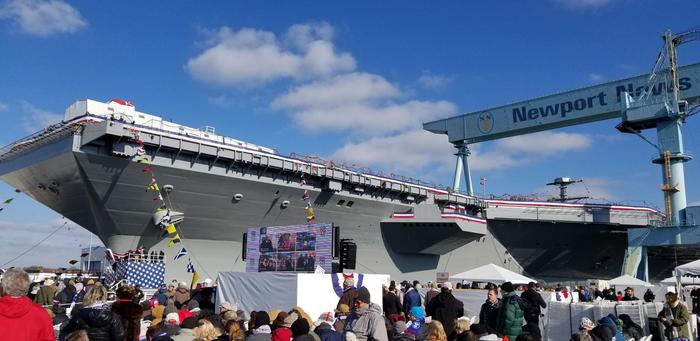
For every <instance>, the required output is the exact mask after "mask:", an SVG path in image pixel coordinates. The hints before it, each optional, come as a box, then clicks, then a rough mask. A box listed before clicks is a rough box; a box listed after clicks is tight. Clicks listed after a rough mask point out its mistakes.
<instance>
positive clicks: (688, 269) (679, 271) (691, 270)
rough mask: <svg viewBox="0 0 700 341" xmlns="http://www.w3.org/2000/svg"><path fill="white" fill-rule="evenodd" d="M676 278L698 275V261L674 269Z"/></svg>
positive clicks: (699, 272)
mask: <svg viewBox="0 0 700 341" xmlns="http://www.w3.org/2000/svg"><path fill="white" fill-rule="evenodd" d="M675 273H676V276H685V275H696V276H697V275H700V259H698V260H696V261H693V262H690V263H686V264H683V265H679V266H677V267H676V272H675Z"/></svg>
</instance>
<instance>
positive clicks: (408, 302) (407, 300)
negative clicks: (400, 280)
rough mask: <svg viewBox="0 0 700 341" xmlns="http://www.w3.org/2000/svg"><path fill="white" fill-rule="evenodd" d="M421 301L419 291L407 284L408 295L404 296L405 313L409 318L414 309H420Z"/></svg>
mask: <svg viewBox="0 0 700 341" xmlns="http://www.w3.org/2000/svg"><path fill="white" fill-rule="evenodd" d="M420 306H421V299H420V293H418V290H416V288H414V287H413V286H411V284H410V283H406V293H404V294H403V313H404V315H406V316H408V312H409V311H411V308H413V307H420Z"/></svg>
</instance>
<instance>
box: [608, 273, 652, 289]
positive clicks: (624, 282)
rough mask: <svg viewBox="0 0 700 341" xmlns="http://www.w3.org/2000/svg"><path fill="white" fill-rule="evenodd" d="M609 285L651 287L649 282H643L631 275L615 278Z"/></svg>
mask: <svg viewBox="0 0 700 341" xmlns="http://www.w3.org/2000/svg"><path fill="white" fill-rule="evenodd" d="M608 284H610V285H614V286H626V287H651V286H653V285H651V284H650V283H649V282H645V281H642V280H641V279H637V278H635V277H633V276H630V275H622V276H620V277H616V278H613V279H611V280H609V281H608Z"/></svg>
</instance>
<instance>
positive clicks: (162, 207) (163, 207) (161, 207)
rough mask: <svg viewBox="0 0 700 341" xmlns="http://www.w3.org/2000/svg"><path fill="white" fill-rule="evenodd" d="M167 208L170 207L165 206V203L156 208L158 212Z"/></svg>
mask: <svg viewBox="0 0 700 341" xmlns="http://www.w3.org/2000/svg"><path fill="white" fill-rule="evenodd" d="M167 209H168V207H167V206H165V205H163V206H160V207H158V208H156V212H160V211H165V210H167Z"/></svg>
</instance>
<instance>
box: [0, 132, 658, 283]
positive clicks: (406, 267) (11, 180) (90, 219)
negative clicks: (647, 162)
mask: <svg viewBox="0 0 700 341" xmlns="http://www.w3.org/2000/svg"><path fill="white" fill-rule="evenodd" d="M149 155H150V159H151V164H150V165H149V166H150V167H151V168H152V169H153V172H152V173H150V172H143V169H144V167H145V165H143V164H139V163H136V162H134V161H133V159H132V158H129V157H121V156H115V155H114V152H113V149H112V146H111V145H110V143H109V141H104V140H100V139H96V140H95V141H93V142H90V143H86V142H85V141H83V140H82V139H81V136H80V135H77V134H76V135H68V136H64V137H63V138H61V139H58V140H55V141H52V142H51V143H50V144H44V145H42V146H39V147H36V148H34V149H32V150H30V151H28V152H25V153H21V154H19V155H17V156H14V157H12V158H10V159H6V160H4V161H2V162H0V178H2V180H3V181H5V182H7V183H8V184H10V185H11V186H13V187H15V188H18V189H20V190H22V191H23V192H24V193H26V194H27V195H29V196H30V197H32V198H33V199H34V200H36V201H39V202H41V203H43V204H44V205H46V206H47V207H49V208H51V209H53V210H54V211H56V212H59V213H60V214H62V215H64V216H65V217H67V218H69V219H71V220H72V221H74V222H76V223H77V224H79V225H80V226H82V227H84V228H86V229H88V230H89V231H91V232H93V233H95V234H96V235H97V236H99V238H100V239H101V240H102V241H103V242H104V243H105V245H106V246H108V247H111V248H112V249H113V251H114V252H126V251H127V250H135V249H136V248H138V247H139V246H143V247H145V248H146V249H147V250H148V251H164V252H165V253H166V262H167V266H166V269H167V270H166V271H167V272H166V276H167V280H168V281H169V280H172V279H177V280H188V279H189V278H190V276H191V274H188V273H187V272H186V264H187V259H185V258H181V259H179V260H174V259H173V257H174V255H175V254H176V253H177V252H178V251H179V249H180V247H185V248H187V250H188V252H189V254H188V258H190V259H191V260H192V263H193V264H194V265H195V267H196V268H197V270H198V272H199V273H201V274H202V275H204V276H207V277H215V276H216V274H217V273H218V272H220V271H243V270H244V268H245V267H244V260H243V259H242V252H241V249H242V240H243V234H244V233H245V232H246V231H247V229H248V228H250V227H258V226H279V225H289V224H300V223H304V222H305V221H306V220H305V218H306V213H305V206H306V202H305V201H304V200H302V197H303V195H304V192H305V191H307V192H308V194H309V196H310V198H311V203H312V206H313V207H314V210H315V213H316V217H317V221H318V222H329V223H334V224H335V225H337V226H339V227H340V237H341V238H350V239H353V240H354V241H355V243H357V245H358V252H357V267H356V269H355V270H356V271H359V272H364V273H380V274H381V273H383V274H390V275H391V276H392V278H395V279H419V280H422V281H427V280H433V279H434V278H435V273H436V272H450V273H452V274H454V273H458V272H462V271H465V270H468V269H470V268H473V267H476V266H480V265H484V264H488V263H494V264H497V265H500V266H503V267H506V268H509V269H511V270H514V271H518V272H524V273H526V274H528V275H531V276H533V277H537V278H540V279H552V280H560V279H568V280H575V279H586V278H610V277H614V276H617V275H619V273H620V269H621V267H622V261H623V258H624V250H625V248H626V243H627V241H626V233H625V230H626V227H625V226H611V225H605V224H574V223H565V224H556V223H551V222H524V221H518V220H511V219H504V220H489V221H488V226H487V229H486V233H485V234H484V235H483V237H480V238H476V239H474V240H473V241H470V242H468V243H466V244H465V245H462V246H459V247H457V248H455V249H452V250H451V251H449V252H446V253H444V254H438V255H428V254H418V253H415V254H411V253H408V252H406V251H405V250H403V251H401V252H395V251H394V250H395V249H397V248H396V247H395V245H390V244H389V243H388V240H394V241H396V240H399V242H400V240H401V238H404V239H405V240H407V239H410V238H417V237H419V236H416V235H411V234H410V233H405V234H402V235H401V236H400V238H398V239H397V238H395V237H396V236H392V238H387V236H386V235H384V233H386V232H383V229H382V228H380V220H382V219H384V218H387V217H390V216H391V215H392V214H393V213H395V212H409V211H411V210H413V209H414V207H415V204H409V203H406V200H405V197H399V196H396V195H395V194H394V193H392V192H391V191H388V190H387V191H383V190H377V191H374V192H372V193H355V192H351V191H347V190H345V189H341V190H338V191H329V190H325V189H323V188H320V187H319V186H310V185H306V184H302V183H300V182H299V181H298V177H294V176H288V175H285V174H284V173H282V172H274V171H270V170H268V169H261V168H260V167H258V168H255V167H251V166H246V165H240V164H236V163H226V162H223V161H217V160H214V161H212V160H207V159H204V158H199V157H194V156H193V155H186V154H180V153H179V152H178V153H175V152H173V151H172V150H165V149H163V150H161V149H156V150H153V149H150V148H149ZM151 177H154V178H155V179H156V180H157V182H158V184H159V185H160V186H161V188H164V187H165V186H166V185H170V186H171V188H172V190H171V191H169V192H163V195H164V199H165V202H166V203H167V205H168V207H169V209H171V210H173V211H178V212H183V213H184V215H185V218H184V221H183V222H182V223H180V224H179V226H178V230H179V231H180V234H181V238H182V242H181V244H180V245H176V246H173V247H168V246H167V242H168V240H169V238H167V237H164V236H163V231H162V229H161V228H159V227H156V226H155V225H154V223H153V218H152V215H153V212H154V210H155V209H156V208H157V207H158V206H159V205H161V203H160V201H158V200H155V201H154V200H153V197H154V195H155V193H153V192H149V191H147V190H146V187H147V186H148V184H149V183H150V182H151ZM170 186H169V187H170ZM237 194H238V195H240V200H237V199H236V197H237ZM285 201H288V205H283V203H284V202H285ZM350 202H352V205H350V204H349V203H350ZM392 233H396V232H392ZM428 233H429V232H428ZM593 240H594V241H595V247H591V246H590V245H591V244H590V243H591V241H593ZM394 243H395V242H394ZM653 264H654V263H652V266H653ZM650 272H651V273H654V271H653V269H652V271H650ZM663 275H665V274H659V276H663Z"/></svg>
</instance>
